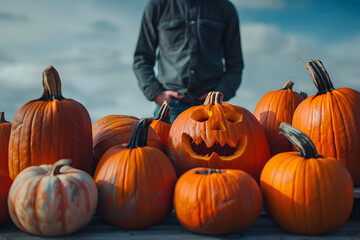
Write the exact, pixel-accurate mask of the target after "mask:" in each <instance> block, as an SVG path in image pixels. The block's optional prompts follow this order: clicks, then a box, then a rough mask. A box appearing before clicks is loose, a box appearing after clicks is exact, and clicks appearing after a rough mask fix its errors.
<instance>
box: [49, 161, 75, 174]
mask: <svg viewBox="0 0 360 240" xmlns="http://www.w3.org/2000/svg"><path fill="white" fill-rule="evenodd" d="M63 166H71V159H61V160H59V161H57V162H56V163H54V165H53V166H52V168H51V170H50V171H49V172H48V174H47V175H48V176H56V175H59V174H61V172H60V169H61V168H62V167H63Z"/></svg>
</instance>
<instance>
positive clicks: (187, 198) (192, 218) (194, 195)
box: [174, 168, 262, 234]
mask: <svg viewBox="0 0 360 240" xmlns="http://www.w3.org/2000/svg"><path fill="white" fill-rule="evenodd" d="M174 208H175V213H176V216H177V219H178V220H179V221H180V223H181V224H182V225H183V226H184V227H185V228H186V229H188V230H189V231H191V232H195V233H205V234H221V233H230V232H234V231H239V230H241V229H244V228H247V227H249V226H250V225H252V224H253V223H254V222H255V221H256V220H257V219H258V217H259V216H260V212H261V209H262V199H261V191H260V188H259V186H258V184H257V182H256V181H255V180H254V178H252V177H251V176H250V175H249V174H247V173H246V172H244V171H242V170H236V169H221V170H219V169H209V168H195V169H191V170H189V171H187V172H185V173H184V174H183V175H181V177H180V178H179V179H178V181H177V183H176V185H175V191H174Z"/></svg>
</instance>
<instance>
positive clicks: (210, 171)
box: [196, 168, 223, 175]
mask: <svg viewBox="0 0 360 240" xmlns="http://www.w3.org/2000/svg"><path fill="white" fill-rule="evenodd" d="M196 173H197V174H206V175H209V174H212V173H223V171H221V170H220V169H211V168H209V169H206V170H201V171H196Z"/></svg>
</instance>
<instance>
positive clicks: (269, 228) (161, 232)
mask: <svg viewBox="0 0 360 240" xmlns="http://www.w3.org/2000/svg"><path fill="white" fill-rule="evenodd" d="M359 236H360V216H358V215H356V216H355V215H354V216H351V217H350V219H349V220H348V221H347V222H346V223H345V225H344V226H342V227H341V228H340V229H338V230H337V231H335V232H333V233H329V234H326V235H321V236H302V235H295V234H291V233H288V232H285V231H283V230H282V229H280V228H279V227H277V226H276V225H275V224H274V223H273V222H272V221H271V220H270V219H269V218H268V217H267V216H263V215H261V216H260V217H259V219H258V220H257V221H256V222H255V223H254V224H253V225H252V226H251V227H249V228H247V229H244V230H242V231H238V232H235V233H231V234H221V235H202V234H195V233H191V232H189V231H187V230H186V229H185V228H184V227H183V226H182V225H181V224H180V223H179V222H178V220H177V219H176V216H175V214H174V213H172V214H171V215H170V216H169V217H168V218H167V219H166V220H165V221H164V222H163V223H161V224H159V225H157V226H154V227H150V228H146V229H141V230H126V229H123V228H120V227H117V226H113V225H110V224H108V223H107V222H105V221H104V220H102V219H101V218H99V217H98V216H96V215H95V216H94V217H93V219H92V220H91V221H90V223H89V224H88V225H87V226H85V227H84V228H82V229H81V230H79V231H78V232H76V233H74V234H72V235H69V236H63V237H60V239H80V240H82V239H84V240H85V239H86V240H93V239H99V240H100V239H101V240H103V239H104V240H107V239H109V240H112V239H114V240H115V239H116V240H118V239H130V240H131V239H145V240H146V239H173V240H184V239H189V240H195V239H199V240H204V239H214V240H218V239H279V240H280V239H299V240H300V239H324V240H327V239H330V240H331V239H356V238H357V237H359ZM2 239H31V240H44V239H49V240H50V239H51V240H54V238H45V237H39V236H33V235H30V234H27V233H24V232H22V231H20V230H19V229H18V228H16V226H15V225H14V224H13V223H11V222H9V223H6V224H5V225H3V226H0V240H2ZM55 239H56V238H55ZM57 239H59V238H57Z"/></svg>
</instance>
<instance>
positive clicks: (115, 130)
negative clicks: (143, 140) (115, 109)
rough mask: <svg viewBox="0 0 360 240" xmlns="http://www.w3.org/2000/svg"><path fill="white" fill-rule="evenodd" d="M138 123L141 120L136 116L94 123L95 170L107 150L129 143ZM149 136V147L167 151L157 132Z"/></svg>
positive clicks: (111, 117) (112, 117)
mask: <svg viewBox="0 0 360 240" xmlns="http://www.w3.org/2000/svg"><path fill="white" fill-rule="evenodd" d="M138 122H139V119H138V118H136V117H134V116H129V115H109V116H105V117H102V118H100V119H98V120H97V121H96V122H94V123H93V125H92V133H93V149H94V159H93V164H94V166H95V168H96V166H97V164H98V163H99V160H100V158H101V157H102V156H103V155H104V153H105V152H106V151H107V150H109V149H110V148H111V147H114V146H116V145H121V144H125V143H128V142H129V139H130V136H131V133H132V131H133V130H134V128H135V126H136V124H137V123H138ZM148 134H149V136H148V140H149V141H148V144H149V146H153V147H157V148H159V149H160V150H161V151H165V149H164V146H163V144H162V141H161V139H160V137H159V136H158V134H157V133H156V132H155V130H153V129H150V130H149V131H148ZM94 170H95V169H94Z"/></svg>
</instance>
